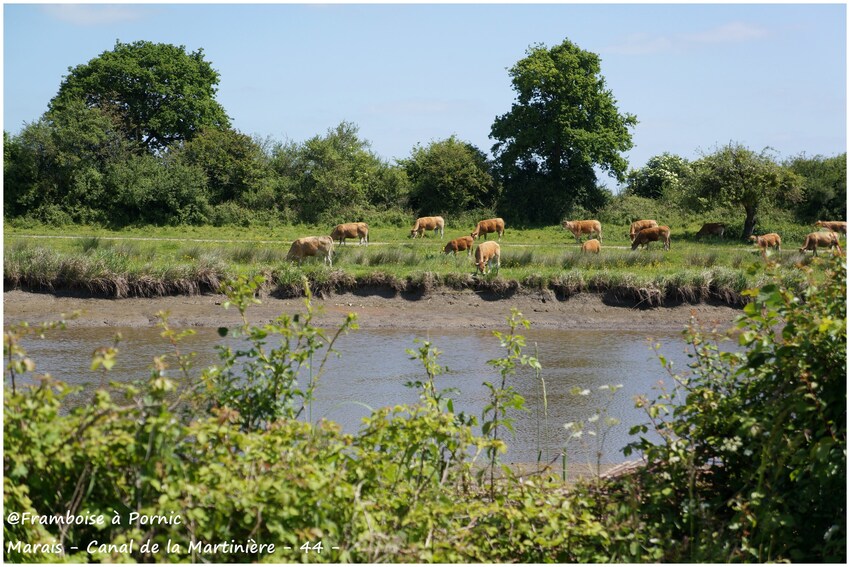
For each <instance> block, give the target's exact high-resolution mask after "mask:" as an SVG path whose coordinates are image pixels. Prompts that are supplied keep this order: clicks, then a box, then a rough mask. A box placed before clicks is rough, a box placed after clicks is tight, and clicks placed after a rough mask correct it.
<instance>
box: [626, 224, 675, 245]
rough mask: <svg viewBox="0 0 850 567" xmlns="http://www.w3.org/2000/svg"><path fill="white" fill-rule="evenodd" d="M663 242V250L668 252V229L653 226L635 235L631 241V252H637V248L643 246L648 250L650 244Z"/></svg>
mask: <svg viewBox="0 0 850 567" xmlns="http://www.w3.org/2000/svg"><path fill="white" fill-rule="evenodd" d="M659 240H660V241H663V242H664V249H665V250H670V227H668V226H653V227H650V228H645V229H643V230H641V231H640V232H638V233H637V234H636V235H635V239H634V240H633V241H632V250H637V248H638V246H644V247H646V249H647V250H649V243H650V242H658V241H659Z"/></svg>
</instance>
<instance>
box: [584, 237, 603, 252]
mask: <svg viewBox="0 0 850 567" xmlns="http://www.w3.org/2000/svg"><path fill="white" fill-rule="evenodd" d="M600 247H601V246H600V242H599V241H598V240H596V239H595V238H592V239H590V240H588V241H587V242H585V243H584V244H582V245H581V251H582V252H588V253H593V254H599V248H600Z"/></svg>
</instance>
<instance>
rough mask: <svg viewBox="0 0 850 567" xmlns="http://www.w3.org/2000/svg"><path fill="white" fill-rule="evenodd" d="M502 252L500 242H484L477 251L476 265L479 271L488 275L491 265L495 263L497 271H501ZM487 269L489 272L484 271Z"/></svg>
mask: <svg viewBox="0 0 850 567" xmlns="http://www.w3.org/2000/svg"><path fill="white" fill-rule="evenodd" d="M501 253H502V250H501V247H500V246H499V243H498V242H493V241H492V240H490V241H487V242H482V243H481V244H479V245H478V248H476V249H475V265H476V266H478V270H479V271H480V272H481V273H482V274H486V273H487V272H489V271H490V267H491V265H492V264H493V263H494V262H495V263H496V269H497V270H498V269H499V266H500V265H501V263H500V262H499V256H500V255H501ZM485 266H486V267H487V270H486V271H485V270H484V267H485Z"/></svg>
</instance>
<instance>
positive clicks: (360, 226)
mask: <svg viewBox="0 0 850 567" xmlns="http://www.w3.org/2000/svg"><path fill="white" fill-rule="evenodd" d="M331 238H333V239H334V240H339V245H340V246H342V245H343V244H345V239H346V238H359V239H360V244H364V243H365V244H366V245H368V244H369V225H368V224H366V223H365V222H347V223H343V224H338V225H336V226H335V227H334V229H333V230H332V231H331Z"/></svg>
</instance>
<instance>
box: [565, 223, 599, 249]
mask: <svg viewBox="0 0 850 567" xmlns="http://www.w3.org/2000/svg"><path fill="white" fill-rule="evenodd" d="M561 226H562V227H563V228H564V230H569V231H570V232H572V233H573V236H575V237H576V242H578V243H579V244H581V235H582V234H587V235H591V234H593V233H594V232H595V233H596V234H597V235H598V236H599V242H602V223H600V222H599V221H598V220H577V221H564V222H562V223H561Z"/></svg>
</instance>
